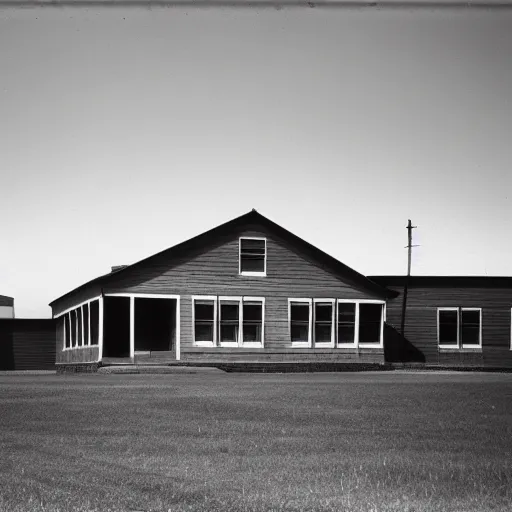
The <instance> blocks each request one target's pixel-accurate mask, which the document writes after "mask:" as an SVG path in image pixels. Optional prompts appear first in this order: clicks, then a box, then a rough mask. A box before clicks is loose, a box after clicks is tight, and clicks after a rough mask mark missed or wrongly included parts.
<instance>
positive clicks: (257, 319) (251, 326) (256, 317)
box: [243, 302, 263, 342]
mask: <svg viewBox="0 0 512 512" xmlns="http://www.w3.org/2000/svg"><path fill="white" fill-rule="evenodd" d="M243 308H244V314H243V319H244V325H243V333H244V342H245V341H247V342H261V341H262V339H261V337H262V336H261V335H262V321H263V304H262V303H261V302H244V305H243Z"/></svg>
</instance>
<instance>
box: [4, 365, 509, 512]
mask: <svg viewBox="0 0 512 512" xmlns="http://www.w3.org/2000/svg"><path fill="white" fill-rule="evenodd" d="M43 510H44V511H51V512H56V511H75V510H76V511H86V510H87V511H109V510H112V511H114V510H115V511H117V510H120V511H132V510H137V511H149V510H152V511H166V512H167V511H169V510H171V511H185V510H191V511H196V510H199V511H217V510H223V511H270V510H275V511H282V510H290V511H292V510H293V511H301V510H307V511H309V510H311V511H313V510H318V511H322V510H325V511H345V510H346V511H352V510H353V511H357V512H358V511H367V512H370V511H372V512H380V511H383V512H384V511H400V512H403V511H410V512H412V511H416V512H427V511H428V512H433V511H443V512H445V511H461V512H462V511H464V512H473V511H485V512H487V511H507V512H509V511H510V510H512V375H511V374H470V373H456V374H442V373H439V374H434V373H399V372H386V373H379V374H377V373H375V374H372V373H364V374H363V373H361V374H350V373H347V374H284V375H279V374H217V373H215V374H211V373H203V374H201V373H198V374H193V375H83V376H73V375H69V376H57V375H44V376H43V375H40V376H0V511H1V512H4V511H5V512H17V511H37V512H39V511H43Z"/></svg>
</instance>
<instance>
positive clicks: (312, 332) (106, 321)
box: [50, 210, 512, 369]
mask: <svg viewBox="0 0 512 512" xmlns="http://www.w3.org/2000/svg"><path fill="white" fill-rule="evenodd" d="M403 279H404V278H403V277H400V276H388V277H386V276H375V277H372V278H368V277H365V276H363V275H361V274H360V273H358V272H356V271H355V270H353V269H351V268H349V267H347V266H346V265H344V264H343V263H341V262H339V261H338V260H336V259H334V258H332V257H331V256H329V255H327V254H326V253H324V252H322V251H321V250H319V249H318V248H316V247H314V246H313V245H311V244H309V243H307V242H306V241H304V240H302V239H300V238H299V237H297V236H295V235H294V234H292V233H291V232H289V231H287V230H286V229H284V228H282V227H281V226H279V225H277V224H275V223H274V222H272V221H271V220H269V219H267V218H266V217H264V216H263V215H261V214H259V213H258V212H256V211H255V210H253V211H251V212H249V213H247V214H245V215H242V216H240V217H237V218H236V219H233V220H231V221H229V222H227V223H225V224H222V225H221V226H218V227H216V228H214V229H212V230H210V231H207V232H206V233H203V234H201V235H199V236H196V237H194V238H192V239H190V240H188V241H186V242H183V243H181V244H178V245H176V246H174V247H171V248H170V249H167V250H165V251H162V252H160V253H158V254H155V255H152V256H150V257H148V258H146V259H144V260H141V261H139V262H137V263H135V264H133V265H122V266H118V267H113V268H112V271H111V272H110V273H108V274H105V275H103V276H101V277H98V278H96V279H93V280H92V281H89V282H88V283H85V284H84V285H82V286H80V287H78V288H76V289H74V290H72V291H70V292H68V293H66V294H65V295H63V296H62V297H59V298H58V299H56V300H54V301H53V302H52V303H51V304H50V306H51V308H52V313H53V318H54V319H55V322H56V362H57V366H58V368H61V369H66V368H75V369H76V368H78V367H82V368H92V369H95V368H97V367H98V366H100V365H105V364H127V363H148V362H160V363H176V362H178V361H179V362H181V363H183V364H186V363H188V364H192V363H194V364H196V363H197V364H199V363H201V364H215V365H219V364H227V363H230V364H235V363H236V364H238V363H244V364H246V365H247V364H251V363H252V364H256V363H258V364H267V365H269V364H270V365H272V364H274V365H276V364H277V365H279V364H281V365H286V364H288V365H295V366H296V367H300V365H303V364H309V365H320V366H322V367H323V368H326V367H331V368H332V366H333V365H339V366H344V367H347V365H356V366H358V365H359V367H365V368H366V367H368V368H370V367H376V368H379V367H382V365H385V364H387V363H417V364H423V365H437V366H472V367H512V358H511V354H512V352H511V351H510V348H511V344H510V329H511V307H512V278H503V279H502V278H442V277H439V278H434V277H423V278H411V280H410V286H409V299H408V307H407V316H406V329H405V333H404V334H405V336H402V334H401V333H400V332H399V329H400V319H401V307H402V291H403V286H404V281H403Z"/></svg>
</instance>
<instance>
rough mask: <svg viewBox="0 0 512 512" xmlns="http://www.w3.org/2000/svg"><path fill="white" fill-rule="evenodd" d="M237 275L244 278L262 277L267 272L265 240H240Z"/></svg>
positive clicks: (247, 238)
mask: <svg viewBox="0 0 512 512" xmlns="http://www.w3.org/2000/svg"><path fill="white" fill-rule="evenodd" d="M239 260H240V262H239V273H240V274H242V275H246V276H251V275H252V276H264V275H266V272H267V240H266V238H249V237H246V238H240V242H239Z"/></svg>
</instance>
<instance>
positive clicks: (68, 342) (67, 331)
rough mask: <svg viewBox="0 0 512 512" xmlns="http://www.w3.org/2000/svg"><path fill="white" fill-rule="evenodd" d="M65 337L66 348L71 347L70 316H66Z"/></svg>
mask: <svg viewBox="0 0 512 512" xmlns="http://www.w3.org/2000/svg"><path fill="white" fill-rule="evenodd" d="M62 318H64V336H65V340H66V348H70V347H71V330H70V328H69V314H66V315H64V316H63V317H62Z"/></svg>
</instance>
